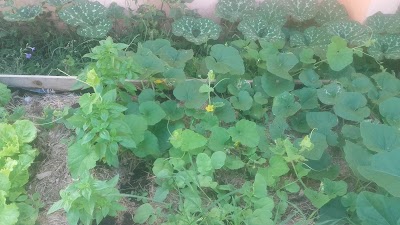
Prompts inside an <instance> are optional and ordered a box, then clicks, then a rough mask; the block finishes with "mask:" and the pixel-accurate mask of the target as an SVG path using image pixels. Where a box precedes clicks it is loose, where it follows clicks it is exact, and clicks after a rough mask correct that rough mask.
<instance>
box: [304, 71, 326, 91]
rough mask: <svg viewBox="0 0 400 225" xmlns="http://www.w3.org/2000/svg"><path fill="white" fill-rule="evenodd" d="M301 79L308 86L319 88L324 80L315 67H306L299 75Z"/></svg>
mask: <svg viewBox="0 0 400 225" xmlns="http://www.w3.org/2000/svg"><path fill="white" fill-rule="evenodd" d="M299 79H300V81H301V82H302V83H303V84H304V85H305V86H308V87H313V88H319V87H321V86H322V81H321V80H320V79H319V75H318V74H317V73H316V72H315V70H313V69H305V70H303V71H301V73H300V75H299Z"/></svg>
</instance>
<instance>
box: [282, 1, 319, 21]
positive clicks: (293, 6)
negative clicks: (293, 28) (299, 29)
mask: <svg viewBox="0 0 400 225" xmlns="http://www.w3.org/2000/svg"><path fill="white" fill-rule="evenodd" d="M283 4H284V6H285V7H286V10H287V11H288V14H289V15H290V16H291V18H292V19H294V20H295V21H299V22H304V21H306V20H310V19H312V18H314V16H315V15H316V14H317V11H318V1H316V0H285V1H284V2H283Z"/></svg>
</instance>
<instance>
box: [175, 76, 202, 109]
mask: <svg viewBox="0 0 400 225" xmlns="http://www.w3.org/2000/svg"><path fill="white" fill-rule="evenodd" d="M202 85H203V83H202V82H201V81H199V80H188V81H185V82H183V83H180V84H178V85H177V86H176V87H175V89H174V92H173V93H174V96H175V97H176V98H177V99H178V100H180V101H182V102H184V103H185V106H186V107H187V108H196V109H198V108H200V107H202V106H203V104H205V102H206V101H207V99H208V94H207V93H200V92H199V89H200V87H201V86H202Z"/></svg>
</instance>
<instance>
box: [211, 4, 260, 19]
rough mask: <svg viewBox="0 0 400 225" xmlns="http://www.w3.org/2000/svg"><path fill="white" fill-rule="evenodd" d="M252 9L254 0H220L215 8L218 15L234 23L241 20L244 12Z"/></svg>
mask: <svg viewBox="0 0 400 225" xmlns="http://www.w3.org/2000/svg"><path fill="white" fill-rule="evenodd" d="M254 9H255V1H254V0H220V1H218V4H217V7H216V9H215V10H216V14H217V15H218V17H220V18H223V19H226V20H228V21H230V22H232V23H234V22H237V21H240V20H242V19H243V17H244V16H245V15H246V14H248V13H250V12H252V11H254Z"/></svg>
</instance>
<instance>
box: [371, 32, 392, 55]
mask: <svg viewBox="0 0 400 225" xmlns="http://www.w3.org/2000/svg"><path fill="white" fill-rule="evenodd" d="M373 39H374V40H375V41H374V43H373V44H372V46H370V47H369V48H368V53H369V54H371V55H372V56H373V57H374V58H375V59H377V60H383V59H400V36H399V35H398V34H386V35H374V37H373Z"/></svg>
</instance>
